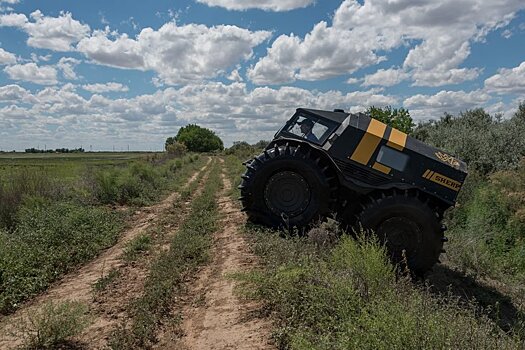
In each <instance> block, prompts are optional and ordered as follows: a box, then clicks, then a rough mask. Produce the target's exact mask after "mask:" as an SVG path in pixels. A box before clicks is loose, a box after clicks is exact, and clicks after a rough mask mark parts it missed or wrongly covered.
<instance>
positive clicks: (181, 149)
mask: <svg viewBox="0 0 525 350" xmlns="http://www.w3.org/2000/svg"><path fill="white" fill-rule="evenodd" d="M187 151H188V148H187V147H186V145H184V144H183V143H180V142H176V141H175V142H174V143H170V144H168V143H167V142H166V152H168V154H169V155H171V156H174V157H182V156H183V155H185V154H186V152H187Z"/></svg>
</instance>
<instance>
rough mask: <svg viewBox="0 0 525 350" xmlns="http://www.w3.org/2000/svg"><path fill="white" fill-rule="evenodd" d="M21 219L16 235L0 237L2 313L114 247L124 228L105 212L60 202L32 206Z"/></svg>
mask: <svg viewBox="0 0 525 350" xmlns="http://www.w3.org/2000/svg"><path fill="white" fill-rule="evenodd" d="M16 220H17V227H16V229H15V230H14V231H13V232H12V233H0V271H2V273H1V275H0V313H8V312H11V311H13V310H14V309H16V308H17V307H18V305H19V303H20V302H21V301H23V300H25V299H27V298H28V297H30V296H33V295H35V294H37V293H38V292H40V291H42V290H44V289H45V288H46V287H47V286H48V285H49V284H50V283H51V282H53V281H54V280H56V279H57V278H58V277H60V276H61V275H63V274H64V273H66V272H68V271H70V270H71V269H72V268H73V267H75V266H77V265H79V264H81V263H83V262H86V261H88V260H90V259H92V258H93V257H95V256H96V255H97V254H98V253H99V252H100V251H101V250H102V249H104V248H107V247H110V246H111V245H113V244H114V243H115V241H116V239H117V236H118V232H119V229H120V227H121V220H120V219H119V217H118V216H117V214H115V213H112V212H110V211H109V210H107V209H105V208H94V207H84V206H79V205H75V204H69V203H60V202H44V203H39V202H32V203H31V204H26V205H24V206H22V207H21V208H20V210H19V213H18V215H17V218H16Z"/></svg>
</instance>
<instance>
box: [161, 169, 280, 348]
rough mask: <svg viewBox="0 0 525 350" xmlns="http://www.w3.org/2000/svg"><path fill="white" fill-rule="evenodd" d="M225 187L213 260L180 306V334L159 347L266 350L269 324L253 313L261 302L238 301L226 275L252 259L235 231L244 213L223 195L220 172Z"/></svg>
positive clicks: (227, 183) (246, 266) (227, 186)
mask: <svg viewBox="0 0 525 350" xmlns="http://www.w3.org/2000/svg"><path fill="white" fill-rule="evenodd" d="M222 178H223V182H224V189H223V192H222V195H221V197H220V198H219V205H220V210H221V217H223V220H222V225H221V229H220V230H219V232H217V233H216V234H215V236H214V244H213V248H212V252H211V254H212V261H211V263H210V264H208V265H207V266H206V267H204V268H203V269H202V270H201V271H200V273H199V274H198V277H197V279H196V281H195V282H194V283H193V284H192V286H191V287H190V290H189V295H190V297H189V300H188V302H187V305H186V306H185V307H184V308H183V310H182V317H183V324H182V333H183V336H182V338H181V339H179V340H175V341H174V342H173V341H170V340H168V339H165V340H164V341H163V342H161V343H160V344H159V348H163V349H271V348H273V347H272V346H271V345H270V343H269V340H270V324H269V321H268V320H265V319H262V318H259V317H258V314H257V313H258V310H259V309H260V305H259V304H257V303H254V302H246V301H244V300H241V299H239V298H238V297H237V296H236V294H235V292H234V288H235V281H233V280H232V279H231V278H230V277H229V275H231V274H232V273H235V272H240V271H246V270H247V269H250V268H252V267H253V266H254V263H255V257H254V256H253V255H252V254H251V253H250V251H249V248H248V245H247V242H246V241H245V240H244V238H243V236H242V235H241V233H240V232H239V227H241V226H242V225H243V224H244V221H245V218H244V216H243V214H242V213H241V212H240V211H239V210H238V209H237V208H236V207H235V206H234V203H233V202H232V200H231V198H229V197H228V196H227V195H226V193H227V192H228V191H229V190H230V189H231V183H230V181H229V180H228V179H227V178H226V177H225V176H224V175H223V176H222Z"/></svg>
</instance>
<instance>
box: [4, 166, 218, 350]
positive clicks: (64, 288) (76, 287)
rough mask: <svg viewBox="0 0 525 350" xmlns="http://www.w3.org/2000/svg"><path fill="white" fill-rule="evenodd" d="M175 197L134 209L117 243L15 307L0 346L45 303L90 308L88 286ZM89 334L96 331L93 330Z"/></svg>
mask: <svg viewBox="0 0 525 350" xmlns="http://www.w3.org/2000/svg"><path fill="white" fill-rule="evenodd" d="M210 162H211V158H210V159H208V162H207V164H206V165H205V166H204V167H203V168H201V169H200V170H199V171H198V172H196V173H195V174H194V175H193V176H192V178H190V179H189V180H188V182H187V184H190V183H191V182H193V181H194V180H195V179H197V177H198V176H199V173H201V172H202V171H205V168H206V167H208V165H209V164H210ZM179 196H180V194H179V192H173V193H171V194H170V195H169V196H168V197H167V198H165V199H164V200H163V201H162V202H160V203H158V204H155V205H153V206H150V207H146V208H144V209H142V210H140V211H137V212H136V213H135V216H134V217H133V219H132V224H131V225H130V226H131V227H132V228H131V229H129V230H128V231H126V232H124V233H123V234H122V236H121V237H120V239H119V241H118V242H117V244H115V245H114V246H113V247H111V248H109V249H108V250H106V251H105V252H103V253H102V254H101V255H100V256H99V257H97V258H96V259H94V260H92V261H91V262H89V263H88V264H86V265H84V266H83V267H82V268H80V269H79V270H77V271H74V272H72V273H70V274H68V275H66V276H65V277H64V278H62V279H61V280H60V281H58V282H57V283H56V284H55V286H54V287H51V288H50V289H49V290H48V291H46V292H45V293H43V294H42V295H40V296H38V297H36V298H34V299H33V300H31V301H30V302H28V303H27V305H25V306H24V307H22V308H21V309H19V310H18V311H17V312H16V313H14V314H13V315H10V316H7V317H3V318H2V319H0V335H1V336H2V337H1V338H0V348H1V349H10V348H15V347H17V346H19V345H20V343H21V339H20V338H18V337H15V336H13V335H10V333H11V332H12V325H13V324H14V323H16V320H17V319H19V318H22V317H25V316H26V315H28V314H30V313H31V312H34V311H35V310H37V309H38V308H39V307H41V306H42V305H43V304H44V303H46V302H52V301H54V302H59V301H64V300H72V301H79V302H83V303H86V304H88V305H90V309H93V308H94V307H95V301H94V300H93V294H92V285H93V284H94V283H95V282H96V281H97V280H98V279H99V278H100V277H101V276H103V275H104V273H106V272H107V271H110V270H111V269H115V268H119V267H121V266H122V265H123V264H124V262H123V261H122V259H121V255H122V253H123V250H124V248H125V246H126V244H127V243H128V242H129V241H131V240H132V239H133V238H135V237H137V236H138V235H139V234H141V233H143V232H145V230H146V229H148V228H149V227H150V226H152V225H153V224H154V223H155V222H156V221H157V220H158V219H159V218H160V217H161V216H162V213H164V212H165V211H166V210H167V209H169V208H170V207H171V206H172V205H173V203H174V202H175V201H176V200H177V199H178V198H179ZM144 273H145V272H141V271H136V273H135V275H134V278H135V281H134V283H133V284H132V285H131V286H128V288H127V289H128V292H130V291H132V290H133V288H136V287H137V286H139V285H140V282H139V281H140V280H141V279H143V277H144ZM123 299H125V298H123ZM124 301H125V300H122V304H124ZM114 321H115V320H111V319H107V318H106V319H104V318H100V317H98V318H96V320H95V322H94V324H93V325H92V327H96V329H99V330H106V331H107V330H108V329H109V328H110V327H108V326H109V325H110V324H112V323H114ZM91 334H97V333H96V332H95V333H91ZM89 338H90V339H86V340H88V341H89V342H90V343H91V346H92V347H93V348H99V346H98V345H100V343H99V342H94V343H93V342H92V341H94V340H95V339H94V338H100V337H98V336H92V337H89Z"/></svg>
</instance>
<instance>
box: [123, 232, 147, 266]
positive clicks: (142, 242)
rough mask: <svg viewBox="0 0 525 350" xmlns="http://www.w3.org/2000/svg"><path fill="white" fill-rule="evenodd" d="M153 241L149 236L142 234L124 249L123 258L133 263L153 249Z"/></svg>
mask: <svg viewBox="0 0 525 350" xmlns="http://www.w3.org/2000/svg"><path fill="white" fill-rule="evenodd" d="M151 245H152V240H151V236H150V235H148V234H145V233H144V234H141V235H139V236H137V237H135V238H134V239H132V240H131V241H129V242H128V244H127V245H126V247H125V248H124V255H123V258H124V260H125V261H127V262H132V261H135V260H137V259H138V257H139V256H140V255H141V254H143V253H144V252H147V251H149V250H150V249H151Z"/></svg>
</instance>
